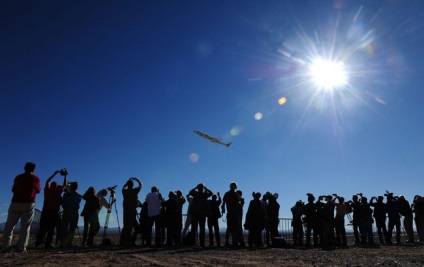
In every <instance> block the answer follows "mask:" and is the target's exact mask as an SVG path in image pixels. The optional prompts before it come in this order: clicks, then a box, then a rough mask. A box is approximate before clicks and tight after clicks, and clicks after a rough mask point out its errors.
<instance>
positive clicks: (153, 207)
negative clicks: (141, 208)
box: [146, 186, 163, 247]
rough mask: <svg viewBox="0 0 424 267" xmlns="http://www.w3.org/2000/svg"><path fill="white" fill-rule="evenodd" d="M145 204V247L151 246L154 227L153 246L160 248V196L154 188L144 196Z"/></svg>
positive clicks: (161, 200)
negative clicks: (146, 213) (146, 218)
mask: <svg viewBox="0 0 424 267" xmlns="http://www.w3.org/2000/svg"><path fill="white" fill-rule="evenodd" d="M146 202H147V204H148V209H147V210H148V218H149V219H148V226H147V227H148V228H147V237H146V238H147V240H146V246H148V247H150V246H151V245H152V244H151V242H152V228H153V224H154V225H155V246H156V247H160V246H162V231H161V228H162V225H163V221H162V202H163V198H162V195H161V194H160V193H159V190H158V188H157V187H156V186H153V187H152V189H151V192H150V193H149V194H147V196H146Z"/></svg>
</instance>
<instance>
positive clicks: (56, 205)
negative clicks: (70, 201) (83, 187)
mask: <svg viewBox="0 0 424 267" xmlns="http://www.w3.org/2000/svg"><path fill="white" fill-rule="evenodd" d="M58 173H60V174H61V175H62V176H63V185H58V184H57V182H52V183H50V182H51V180H52V179H53V177H55V176H56V175H57V174H58ZM67 174H68V173H67V171H66V169H62V170H60V171H55V172H54V173H53V174H52V175H51V176H50V177H49V178H48V179H47V181H46V185H45V186H44V203H43V209H42V211H41V218H40V228H39V229H38V232H37V236H36V241H35V247H38V246H39V245H41V243H42V242H43V241H44V248H45V249H49V248H52V245H51V243H52V241H53V235H54V229H55V228H56V226H57V224H58V223H59V220H60V215H59V210H60V204H61V202H62V193H63V192H64V191H65V186H66V183H67V181H66V175H67Z"/></svg>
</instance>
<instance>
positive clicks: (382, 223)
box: [370, 196, 387, 244]
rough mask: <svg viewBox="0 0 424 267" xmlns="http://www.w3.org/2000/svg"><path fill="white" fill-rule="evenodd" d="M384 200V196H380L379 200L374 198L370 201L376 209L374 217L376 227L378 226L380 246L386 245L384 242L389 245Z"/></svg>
mask: <svg viewBox="0 0 424 267" xmlns="http://www.w3.org/2000/svg"><path fill="white" fill-rule="evenodd" d="M375 200H377V202H374V201H375ZM383 200H384V197H383V196H378V198H376V197H372V198H371V200H370V205H371V207H374V213H373V216H374V220H375V225H376V226H377V233H378V240H379V241H380V244H384V241H386V243H387V227H386V204H384V202H383ZM383 238H384V239H383Z"/></svg>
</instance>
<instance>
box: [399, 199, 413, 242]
mask: <svg viewBox="0 0 424 267" xmlns="http://www.w3.org/2000/svg"><path fill="white" fill-rule="evenodd" d="M398 201H399V214H400V215H402V216H403V227H404V228H405V232H406V235H407V236H408V240H407V241H406V242H409V243H414V228H413V222H414V219H413V214H412V209H411V206H410V204H409V201H408V200H406V199H405V197H404V196H399V200H398Z"/></svg>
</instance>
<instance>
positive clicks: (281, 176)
mask: <svg viewBox="0 0 424 267" xmlns="http://www.w3.org/2000/svg"><path fill="white" fill-rule="evenodd" d="M0 5H1V6H0V12H1V13H0V14H1V16H0V20H1V21H0V25H1V26H0V27H1V28H0V29H1V39H2V41H1V42H0V88H1V89H0V124H1V126H0V127H1V128H0V129H1V131H0V177H1V178H0V179H1V180H2V185H3V187H2V189H1V190H2V193H1V197H0V203H2V204H8V203H9V201H10V198H11V193H10V188H11V186H12V183H13V178H14V176H15V175H16V174H18V173H20V172H21V171H22V169H23V165H24V163H25V162H26V161H34V162H36V163H37V165H38V167H37V170H36V173H37V174H38V175H39V176H40V177H41V179H42V183H43V184H44V182H45V180H46V178H47V177H48V176H49V175H50V174H51V173H53V171H54V170H56V169H60V168H63V167H66V168H68V169H69V173H70V175H69V179H70V180H72V181H73V180H77V181H78V182H79V184H80V189H79V191H80V192H81V193H83V192H84V191H85V190H86V189H87V188H88V187H89V186H94V187H95V188H96V189H97V190H100V189H102V188H104V187H108V186H112V185H115V184H117V185H118V186H119V188H120V187H121V186H122V185H123V184H124V183H125V182H126V180H127V179H128V178H129V177H131V176H137V177H139V178H140V179H141V180H142V182H143V183H144V189H143V190H142V192H141V193H140V198H141V199H144V197H145V195H146V193H147V192H148V191H149V189H150V187H151V186H153V185H156V186H158V187H159V188H160V189H161V190H162V192H164V193H165V194H166V195H167V192H169V191H171V190H176V189H182V190H183V191H184V193H187V192H188V190H190V189H191V188H192V187H194V186H195V185H196V184H197V183H199V182H204V183H205V184H206V185H207V186H208V187H209V188H211V189H212V190H213V191H215V192H216V191H220V192H224V191H226V190H227V188H228V185H229V183H230V182H231V181H233V180H235V181H237V182H238V183H239V187H240V189H242V190H243V191H244V192H245V193H246V198H247V199H250V192H251V191H254V190H255V191H256V190H258V191H261V192H265V191H271V192H278V193H279V194H280V196H281V199H280V202H281V203H282V209H281V215H282V216H285V217H288V216H290V214H289V207H291V206H292V205H294V203H295V201H296V200H298V199H305V194H306V193H307V192H312V193H315V194H317V195H320V194H328V193H334V192H337V193H339V194H340V195H345V196H346V197H347V198H349V197H350V195H351V194H354V193H357V192H359V191H363V192H364V193H366V194H367V195H369V196H371V195H380V194H383V193H384V190H386V189H388V190H391V191H394V192H395V194H404V195H405V196H407V197H408V198H409V199H411V198H412V196H413V195H415V194H417V193H420V192H418V191H417V188H422V187H423V182H422V180H423V179H422V173H423V171H424V169H423V164H422V163H423V160H424V144H423V141H422V136H423V134H424V128H423V123H422V116H423V114H424V111H423V105H422V99H423V93H422V81H421V76H422V74H421V72H422V69H423V60H424V54H423V49H422V47H423V37H424V28H423V26H424V24H423V21H424V20H423V13H422V11H421V10H423V8H424V3H422V1H418V0H416V1H408V4H405V3H404V2H403V1H400V0H399V1H396V0H394V1H342V0H335V1H333V0H331V1H330V0H328V1H273V2H264V1H230V2H228V1H225V2H224V1H223V2H217V1H125V2H121V1H88V2H87V1H50V2H48V1H47V2H46V1H30V2H26V1H6V2H2V3H1V4H0ZM317 58H323V59H325V60H327V61H334V62H343V65H344V67H345V69H346V73H347V76H348V82H347V84H345V85H344V86H341V87H339V88H334V90H330V91H328V90H320V89H319V88H318V86H317V85H316V84H315V83H314V80H313V78H311V75H310V72H309V69H310V66H311V64H312V63H313V62H314V61H315V59H317ZM283 97H284V101H283V102H280V104H279V102H278V101H279V100H281V99H282V98H283ZM193 130H201V131H203V132H206V133H208V134H210V135H212V136H216V137H220V138H223V140H224V141H225V142H233V145H232V146H231V147H230V148H228V149H227V148H225V147H224V146H221V145H218V144H214V143H210V142H208V141H207V140H204V139H202V138H200V137H199V136H197V135H195V134H194V133H193V132H192V131H193ZM119 190H120V189H119ZM118 197H121V196H120V195H119V196H118ZM42 200H43V198H42V195H40V197H39V198H38V201H37V208H40V209H41V207H42ZM118 203H120V202H119V200H118ZM4 206H5V207H6V206H7V205H4ZM2 214H3V210H2ZM2 219H3V217H2Z"/></svg>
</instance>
